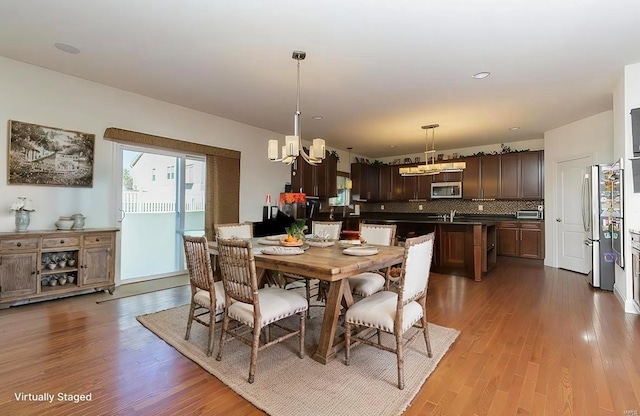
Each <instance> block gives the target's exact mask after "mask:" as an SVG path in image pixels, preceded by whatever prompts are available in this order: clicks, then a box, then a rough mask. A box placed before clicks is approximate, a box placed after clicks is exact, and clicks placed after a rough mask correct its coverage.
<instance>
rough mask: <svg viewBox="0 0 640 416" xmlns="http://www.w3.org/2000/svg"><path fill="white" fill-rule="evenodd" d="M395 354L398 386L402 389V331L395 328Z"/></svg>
mask: <svg viewBox="0 0 640 416" xmlns="http://www.w3.org/2000/svg"><path fill="white" fill-rule="evenodd" d="M395 333H396V355H397V357H398V388H399V389H400V390H404V357H403V354H402V333H401V332H400V330H399V329H397V328H396V330H395Z"/></svg>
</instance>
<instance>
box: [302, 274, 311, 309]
mask: <svg viewBox="0 0 640 416" xmlns="http://www.w3.org/2000/svg"><path fill="white" fill-rule="evenodd" d="M304 288H305V291H306V292H307V304H311V283H310V281H309V279H304ZM310 310H311V308H307V319H310V318H311V313H310V312H309V311H310Z"/></svg>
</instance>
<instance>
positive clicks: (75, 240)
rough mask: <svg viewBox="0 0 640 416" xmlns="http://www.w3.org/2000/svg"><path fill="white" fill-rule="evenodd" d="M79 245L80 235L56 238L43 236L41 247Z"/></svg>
mask: <svg viewBox="0 0 640 416" xmlns="http://www.w3.org/2000/svg"><path fill="white" fill-rule="evenodd" d="M79 245H80V237H57V238H43V239H42V248H43V249H47V248H63V247H78V246H79Z"/></svg>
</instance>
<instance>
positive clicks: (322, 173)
mask: <svg viewBox="0 0 640 416" xmlns="http://www.w3.org/2000/svg"><path fill="white" fill-rule="evenodd" d="M337 179H338V157H337V156H335V155H332V154H327V156H326V157H325V159H324V160H323V161H322V162H321V163H318V164H317V165H310V164H309V163H307V162H306V161H305V160H304V159H303V158H302V156H298V158H297V159H296V162H295V163H294V164H293V165H291V190H292V191H293V192H303V193H305V194H306V195H307V196H311V197H318V198H332V197H335V196H337V195H338V188H337V183H338V182H337Z"/></svg>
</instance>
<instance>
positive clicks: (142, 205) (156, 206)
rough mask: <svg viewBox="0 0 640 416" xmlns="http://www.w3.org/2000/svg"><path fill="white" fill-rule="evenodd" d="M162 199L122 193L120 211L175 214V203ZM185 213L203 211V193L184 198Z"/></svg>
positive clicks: (155, 196)
mask: <svg viewBox="0 0 640 416" xmlns="http://www.w3.org/2000/svg"><path fill="white" fill-rule="evenodd" d="M162 199H164V198H163V196H162V195H154V194H151V193H144V192H138V191H124V192H122V209H123V210H124V212H128V213H163V212H175V211H176V202H175V201H170V200H162ZM185 208H186V212H197V211H204V192H202V193H198V194H195V195H186V196H185Z"/></svg>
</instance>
